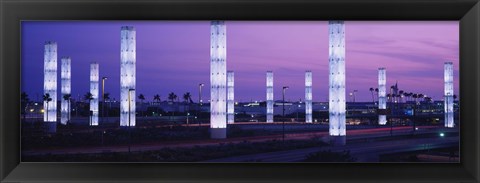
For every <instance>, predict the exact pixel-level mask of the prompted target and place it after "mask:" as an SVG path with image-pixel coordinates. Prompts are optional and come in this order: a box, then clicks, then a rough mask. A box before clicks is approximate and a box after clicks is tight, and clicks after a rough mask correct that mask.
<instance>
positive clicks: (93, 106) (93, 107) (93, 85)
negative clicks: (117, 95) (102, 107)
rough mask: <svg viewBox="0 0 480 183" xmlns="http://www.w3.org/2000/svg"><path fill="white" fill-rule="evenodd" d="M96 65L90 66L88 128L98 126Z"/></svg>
mask: <svg viewBox="0 0 480 183" xmlns="http://www.w3.org/2000/svg"><path fill="white" fill-rule="evenodd" d="M98 67H99V66H98V63H91V64H90V93H91V94H92V100H90V111H91V112H92V114H91V117H90V119H91V121H90V126H98V93H99V92H98V74H99V68H98Z"/></svg>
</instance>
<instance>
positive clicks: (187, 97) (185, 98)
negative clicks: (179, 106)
mask: <svg viewBox="0 0 480 183" xmlns="http://www.w3.org/2000/svg"><path fill="white" fill-rule="evenodd" d="M191 97H192V95H190V92H187V93H185V94H183V100H185V102H187V103H188V102H189V101H190V100H191Z"/></svg>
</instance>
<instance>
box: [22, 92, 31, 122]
mask: <svg viewBox="0 0 480 183" xmlns="http://www.w3.org/2000/svg"><path fill="white" fill-rule="evenodd" d="M21 101H22V109H23V112H22V114H23V121H25V120H26V115H27V105H28V103H29V102H30V99H29V98H28V94H27V93H25V92H22V95H21Z"/></svg>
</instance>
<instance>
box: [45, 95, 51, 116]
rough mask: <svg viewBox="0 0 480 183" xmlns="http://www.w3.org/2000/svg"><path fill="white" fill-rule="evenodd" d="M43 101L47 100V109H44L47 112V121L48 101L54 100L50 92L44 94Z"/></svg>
mask: <svg viewBox="0 0 480 183" xmlns="http://www.w3.org/2000/svg"><path fill="white" fill-rule="evenodd" d="M43 101H45V102H47V109H44V112H46V113H47V121H48V103H49V102H51V101H52V98H51V97H50V94H49V93H45V95H43Z"/></svg>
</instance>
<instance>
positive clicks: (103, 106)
mask: <svg viewBox="0 0 480 183" xmlns="http://www.w3.org/2000/svg"><path fill="white" fill-rule="evenodd" d="M107 79H108V78H107V77H102V100H103V102H102V103H103V104H102V122H103V118H104V117H105V80H107Z"/></svg>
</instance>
